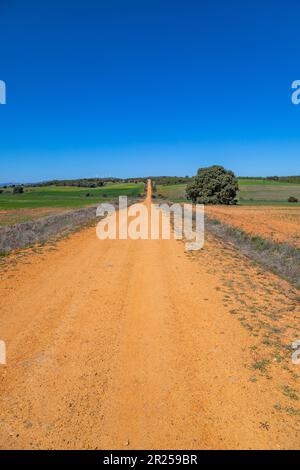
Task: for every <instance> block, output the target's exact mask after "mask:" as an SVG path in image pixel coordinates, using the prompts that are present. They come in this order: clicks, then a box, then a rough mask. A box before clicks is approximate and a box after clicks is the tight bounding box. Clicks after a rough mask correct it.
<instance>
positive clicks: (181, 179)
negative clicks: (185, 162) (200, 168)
mask: <svg viewBox="0 0 300 470" xmlns="http://www.w3.org/2000/svg"><path fill="white" fill-rule="evenodd" d="M148 178H150V179H151V180H155V181H156V184H157V185H158V184H162V185H170V184H182V183H189V182H190V181H191V178H190V177H188V176H147V177H138V178H114V177H109V178H77V179H63V180H58V179H55V180H49V181H41V182H39V183H28V184H24V185H22V186H24V187H25V186H31V187H43V186H74V187H77V188H101V187H102V186H104V185H105V184H107V183H135V184H138V183H145V184H146V183H147V180H148ZM15 186H16V185H14V184H11V185H8V187H11V188H14V187H15ZM5 187H6V186H5Z"/></svg>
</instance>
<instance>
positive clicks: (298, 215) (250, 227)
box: [205, 206, 300, 247]
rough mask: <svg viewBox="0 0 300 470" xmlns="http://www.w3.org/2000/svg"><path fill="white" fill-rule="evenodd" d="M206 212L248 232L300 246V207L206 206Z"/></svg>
mask: <svg viewBox="0 0 300 470" xmlns="http://www.w3.org/2000/svg"><path fill="white" fill-rule="evenodd" d="M205 213H206V214H207V215H208V216H209V217H211V218H215V219H218V220H220V221H221V222H224V223H226V224H228V225H232V226H234V227H238V228H240V229H242V230H244V231H245V232H246V233H248V234H252V235H259V236H261V237H262V238H267V239H271V240H273V241H275V242H281V243H289V244H290V245H294V246H297V247H300V207H271V206H248V207H243V206H242V207H241V206H206V207H205Z"/></svg>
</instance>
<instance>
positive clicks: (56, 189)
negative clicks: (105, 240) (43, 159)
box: [0, 183, 144, 210]
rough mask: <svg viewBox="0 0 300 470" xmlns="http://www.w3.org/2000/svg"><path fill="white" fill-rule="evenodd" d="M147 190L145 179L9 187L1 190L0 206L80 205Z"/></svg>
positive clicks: (52, 206)
mask: <svg viewBox="0 0 300 470" xmlns="http://www.w3.org/2000/svg"><path fill="white" fill-rule="evenodd" d="M143 191H144V185H143V183H137V184H135V183H130V184H129V183H113V184H107V185H105V186H103V187H100V188H96V189H90V188H77V187H68V186H44V187H25V192H24V193H23V194H13V192H12V189H9V190H7V189H6V190H4V192H3V193H2V194H0V210H11V209H36V208H65V209H76V208H80V207H84V206H88V205H94V204H97V203H99V202H103V201H109V200H111V199H114V198H117V197H118V196H132V197H137V196H139V194H140V193H142V192H143ZM87 194H89V197H87Z"/></svg>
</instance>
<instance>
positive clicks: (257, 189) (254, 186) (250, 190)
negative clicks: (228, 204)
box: [157, 179, 300, 207]
mask: <svg viewBox="0 0 300 470" xmlns="http://www.w3.org/2000/svg"><path fill="white" fill-rule="evenodd" d="M185 188H186V185H185V184H174V185H168V186H167V185H158V187H157V192H158V194H161V195H162V196H163V197H165V198H166V199H170V200H171V201H174V202H186V201H187V199H186V195H185ZM239 188H240V191H239V194H238V199H239V204H241V205H247V206H259V205H271V206H288V207H297V206H298V207H299V206H300V202H298V203H291V202H288V198H289V197H290V196H294V197H296V198H297V199H298V200H299V201H300V184H292V183H282V182H278V181H265V180H245V179H239Z"/></svg>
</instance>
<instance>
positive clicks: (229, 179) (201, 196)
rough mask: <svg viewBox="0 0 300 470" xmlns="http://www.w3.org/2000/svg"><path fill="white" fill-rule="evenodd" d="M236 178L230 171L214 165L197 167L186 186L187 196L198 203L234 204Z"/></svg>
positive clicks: (236, 190)
mask: <svg viewBox="0 0 300 470" xmlns="http://www.w3.org/2000/svg"><path fill="white" fill-rule="evenodd" d="M237 192H238V180H237V178H236V177H235V175H234V173H233V172H232V171H229V170H226V169H225V168H223V167H222V166H219V165H214V166H210V167H208V168H199V170H198V173H197V176H196V177H195V178H194V179H193V181H192V182H191V183H190V184H189V185H188V186H187V188H186V194H187V198H188V199H190V200H192V202H194V203H196V202H197V203H199V204H236V202H237V200H236V195H237Z"/></svg>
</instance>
